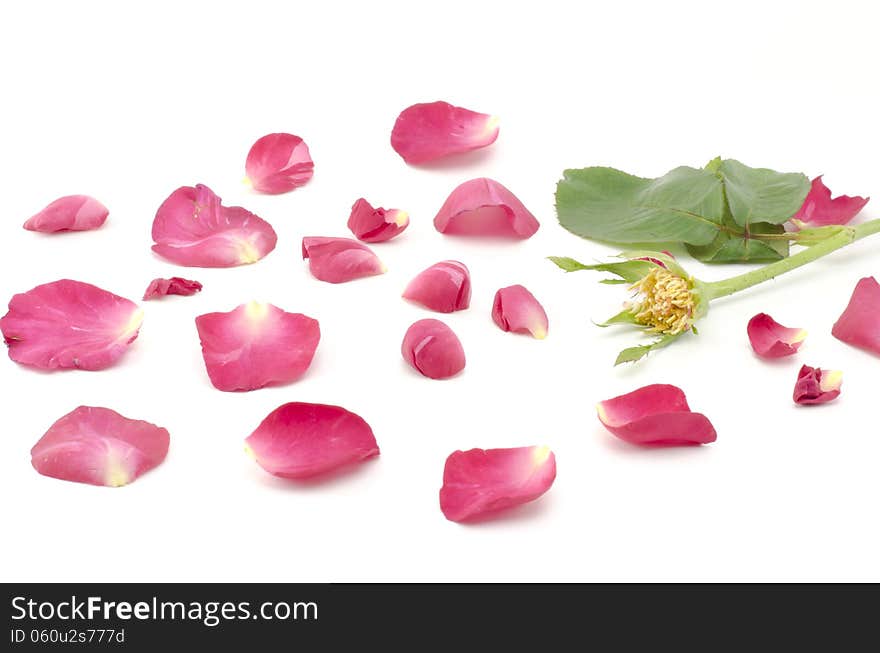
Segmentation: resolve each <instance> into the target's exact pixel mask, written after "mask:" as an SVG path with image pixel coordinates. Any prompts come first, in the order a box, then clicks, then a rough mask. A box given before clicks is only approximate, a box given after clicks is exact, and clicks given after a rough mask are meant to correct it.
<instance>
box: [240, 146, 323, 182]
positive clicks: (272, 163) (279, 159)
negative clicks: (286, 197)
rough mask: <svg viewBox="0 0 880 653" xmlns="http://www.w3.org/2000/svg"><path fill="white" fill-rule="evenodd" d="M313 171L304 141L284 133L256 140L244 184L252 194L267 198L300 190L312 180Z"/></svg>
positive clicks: (312, 164) (247, 163)
mask: <svg viewBox="0 0 880 653" xmlns="http://www.w3.org/2000/svg"><path fill="white" fill-rule="evenodd" d="M314 168H315V165H314V163H312V157H311V155H310V154H309V146H308V145H306V143H305V141H303V139H301V138H300V137H299V136H294V135H293V134H283V133H281V134H267V135H265V136H263V137H262V138H259V139H257V142H256V143H254V144H253V145H252V146H251V149H250V152H248V155H247V161H246V162H245V172H246V174H247V180H248V181H249V182H250V184H251V185H252V186H253V188H254V190H256V191H259V192H261V193H267V194H270V195H277V194H278V193H286V192H288V191H291V190H293V189H294V188H298V187H299V186H302V185H303V184H304V183H306V182H307V181H308V180H309V179H311V178H312V173H313V172H314Z"/></svg>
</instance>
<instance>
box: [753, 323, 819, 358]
mask: <svg viewBox="0 0 880 653" xmlns="http://www.w3.org/2000/svg"><path fill="white" fill-rule="evenodd" d="M746 331H747V332H748V334H749V342H750V343H752V349H754V350H755V353H756V354H758V356H761V357H763V358H782V357H783V356H791V355H792V354H794V353H796V352H797V350H798V349H800V346H801V345H802V344H803V342H804V339H805V338H806V337H807V332H806V331H804V330H803V329H789V328H786V327H784V326H782V325H781V324H779V322H777V321H776V320H774V319H773V318H772V317H770V316H769V315H767V314H766V313H758V314H757V315H755V316H754V317H753V318H752V319H751V320H749V323H748V325H747V326H746Z"/></svg>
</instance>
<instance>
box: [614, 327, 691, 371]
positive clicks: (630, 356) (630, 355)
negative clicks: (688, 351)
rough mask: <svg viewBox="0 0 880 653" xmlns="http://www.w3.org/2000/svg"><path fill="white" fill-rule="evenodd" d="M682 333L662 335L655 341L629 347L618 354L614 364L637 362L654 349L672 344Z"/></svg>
mask: <svg viewBox="0 0 880 653" xmlns="http://www.w3.org/2000/svg"><path fill="white" fill-rule="evenodd" d="M680 335H681V334H680V333H679V334H677V335H674V336H662V337H660V338H657V340H655V341H653V342H649V343H648V344H647V345H638V346H636V347H628V348H626V349H624V350H623V351H622V352H620V353H619V354H618V355H617V360H615V361H614V364H615V365H621V364H622V363H635V362H636V361H637V360H639V359H641V358H644V357H645V356H647V355H648V354H650V353H651V352H652V351H653V350H655V349H660V348H661V347H665V346H666V345H668V344H670V343H671V342H672V341H673V340H675V339H676V338H678V336H680Z"/></svg>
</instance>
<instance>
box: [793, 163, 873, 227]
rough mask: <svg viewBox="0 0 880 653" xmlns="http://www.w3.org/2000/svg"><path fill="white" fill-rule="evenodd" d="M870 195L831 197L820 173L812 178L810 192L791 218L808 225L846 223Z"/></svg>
mask: <svg viewBox="0 0 880 653" xmlns="http://www.w3.org/2000/svg"><path fill="white" fill-rule="evenodd" d="M869 199H871V198H870V197H858V196H856V197H850V196H849V195H841V196H839V197H835V198H834V199H831V189H829V188H828V187H827V186H826V185H825V184H824V183H823V182H822V175H819V176H818V177H816V178H815V179H814V180H813V183H812V185H811V186H810V192H809V193H807V197H806V199H805V200H804V203H803V205H802V206H801V208H800V209H798V212H797V213H795V214H794V216H793V217H792V220H799V221H800V222H803V223H804V224H805V225H807V226H809V227H824V226H826V225H830V224H846V223H847V222H849V221H850V220H852V219H853V218H854V217H856V215H857V214H858V213H859V211H861V210H862V209H863V208H864V206H865V204H867V203H868V200H869Z"/></svg>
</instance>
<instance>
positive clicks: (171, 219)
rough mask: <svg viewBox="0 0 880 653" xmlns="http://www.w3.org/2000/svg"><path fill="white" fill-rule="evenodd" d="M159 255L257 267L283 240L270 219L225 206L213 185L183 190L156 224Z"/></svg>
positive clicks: (181, 261) (196, 263) (202, 264)
mask: <svg viewBox="0 0 880 653" xmlns="http://www.w3.org/2000/svg"><path fill="white" fill-rule="evenodd" d="M153 240H154V241H155V242H156V244H155V245H153V251H154V252H156V253H157V254H158V255H159V256H162V257H163V258H166V259H168V260H169V261H171V262H172V263H177V264H178V265H185V266H189V267H199V268H229V267H235V266H237V265H247V264H249V263H256V262H257V261H259V260H260V259H261V258H263V257H264V256H266V255H267V254H268V253H269V252H271V251H272V250H273V249H275V243H276V242H277V240H278V237H277V236H276V234H275V230H274V229H272V225H270V224H269V223H268V222H266V221H265V220H263V219H261V218H259V217H257V216H256V215H254V214H253V213H251V212H250V211H248V210H246V209H243V208H241V207H240V206H222V205H221V203H220V198H219V197H217V195H215V194H214V192H213V191H212V190H211V189H210V188H208V187H207V186H203V185H202V184H198V185H197V186H195V187H192V186H182V187H180V188H178V189H177V190H176V191H174V192H173V193H171V195H170V196H169V197H168V199H166V200H165V201H164V202H162V206H160V207H159V210H158V211H156V218H155V219H154V220H153Z"/></svg>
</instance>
